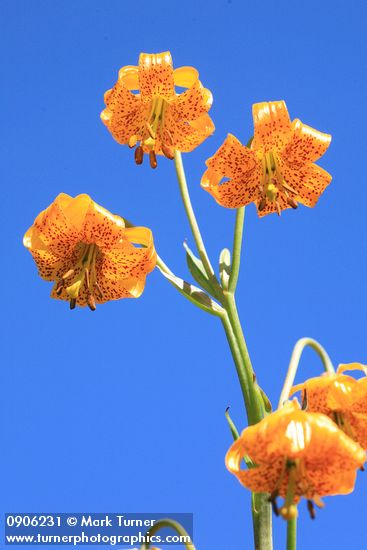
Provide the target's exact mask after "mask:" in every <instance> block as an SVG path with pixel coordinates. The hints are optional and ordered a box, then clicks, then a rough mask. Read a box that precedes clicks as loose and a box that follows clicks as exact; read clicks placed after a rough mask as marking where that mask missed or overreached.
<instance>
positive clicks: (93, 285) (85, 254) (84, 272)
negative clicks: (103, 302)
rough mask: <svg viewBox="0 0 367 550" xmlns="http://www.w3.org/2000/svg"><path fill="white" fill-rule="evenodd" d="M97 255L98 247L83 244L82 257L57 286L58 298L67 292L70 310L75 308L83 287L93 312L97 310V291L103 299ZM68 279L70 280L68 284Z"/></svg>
mask: <svg viewBox="0 0 367 550" xmlns="http://www.w3.org/2000/svg"><path fill="white" fill-rule="evenodd" d="M79 246H80V245H79ZM97 253H98V247H97V245H95V244H85V243H82V244H81V247H80V255H79V258H78V260H77V262H76V264H75V266H74V267H73V268H71V269H69V270H68V271H66V272H65V273H64V274H63V275H62V277H61V279H60V280H59V281H58V283H57V284H56V294H57V295H58V296H60V295H61V293H62V291H63V290H65V291H66V293H67V295H68V297H69V302H70V309H74V308H75V306H76V303H77V299H78V296H79V293H80V291H81V289H82V288H83V287H85V292H86V294H87V304H88V306H89V308H90V309H91V310H92V311H94V310H95V309H96V301H95V296H94V293H95V290H96V291H97V293H98V294H99V297H100V298H102V292H101V289H100V286H99V285H98V283H97V281H96V270H95V262H96V257H97ZM75 274H76V275H75ZM67 279H69V282H68V283H67ZM70 279H71V280H70Z"/></svg>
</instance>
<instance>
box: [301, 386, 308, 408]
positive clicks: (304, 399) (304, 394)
mask: <svg viewBox="0 0 367 550" xmlns="http://www.w3.org/2000/svg"><path fill="white" fill-rule="evenodd" d="M307 402H308V399H307V390H303V392H302V410H303V411H305V410H306V409H307V404H308V403H307Z"/></svg>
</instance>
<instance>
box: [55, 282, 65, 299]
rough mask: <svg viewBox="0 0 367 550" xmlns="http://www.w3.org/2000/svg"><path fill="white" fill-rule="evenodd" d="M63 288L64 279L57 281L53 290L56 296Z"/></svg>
mask: <svg viewBox="0 0 367 550" xmlns="http://www.w3.org/2000/svg"><path fill="white" fill-rule="evenodd" d="M63 288H64V281H59V282H58V283H57V285H56V288H55V292H56V295H57V296H60V295H61V293H62V290H63Z"/></svg>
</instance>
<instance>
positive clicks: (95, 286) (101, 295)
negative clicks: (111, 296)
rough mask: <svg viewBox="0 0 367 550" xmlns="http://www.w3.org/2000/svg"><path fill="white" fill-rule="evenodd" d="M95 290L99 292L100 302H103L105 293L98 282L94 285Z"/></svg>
mask: <svg viewBox="0 0 367 550" xmlns="http://www.w3.org/2000/svg"><path fill="white" fill-rule="evenodd" d="M94 288H95V289H96V290H97V292H98V294H99V298H100V300H102V299H103V292H102V290H101V287H100V286H99V284H98V283H97V281H96V282H95V283H94Z"/></svg>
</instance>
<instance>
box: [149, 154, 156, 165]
mask: <svg viewBox="0 0 367 550" xmlns="http://www.w3.org/2000/svg"><path fill="white" fill-rule="evenodd" d="M149 162H150V167H151V168H157V157H156V154H155V152H154V151H149Z"/></svg>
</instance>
